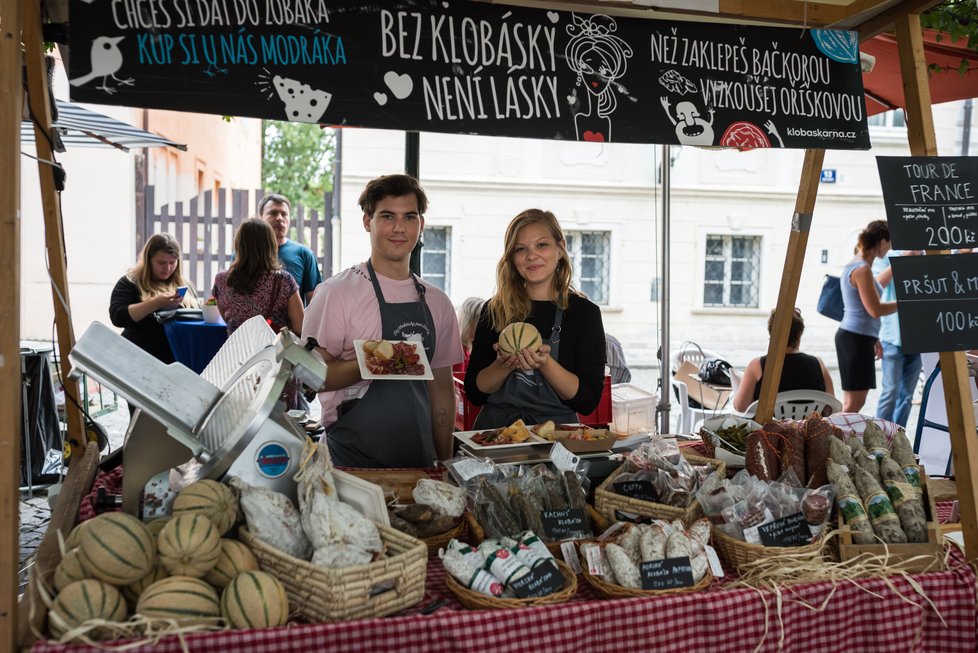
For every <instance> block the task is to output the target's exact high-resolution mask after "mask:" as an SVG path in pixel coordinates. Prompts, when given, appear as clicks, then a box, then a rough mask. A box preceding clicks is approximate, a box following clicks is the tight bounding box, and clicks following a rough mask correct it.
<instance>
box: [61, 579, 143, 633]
mask: <svg viewBox="0 0 978 653" xmlns="http://www.w3.org/2000/svg"><path fill="white" fill-rule="evenodd" d="M90 619H102V620H105V621H125V619H126V602H125V601H123V600H122V595H121V594H120V593H119V590H117V589H116V588H114V587H112V586H111V585H109V584H108V583H103V582H102V581H100V580H95V579H94V578H86V579H84V580H78V581H75V582H74V583H69V584H68V585H66V586H65V588H64V589H63V590H61V591H60V592H58V595H57V596H56V597H55V599H54V603H52V604H51V609H50V610H49V611H48V629H49V630H50V631H51V635H52V636H53V637H56V638H59V637H61V636H62V635H64V634H65V633H66V632H68V631H69V630H72V629H74V628H77V627H78V626H80V625H82V624H83V623H85V622H86V621H88V620H90ZM108 634H109V631H107V630H106V629H103V628H98V629H95V630H91V631H87V632H86V633H85V635H86V636H87V637H90V638H92V639H102V638H103V637H105V636H107V635H108Z"/></svg>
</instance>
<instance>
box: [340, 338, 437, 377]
mask: <svg viewBox="0 0 978 653" xmlns="http://www.w3.org/2000/svg"><path fill="white" fill-rule="evenodd" d="M365 342H367V341H366V340H354V341H353V350H354V351H355V352H356V353H357V362H358V363H359V364H360V377H361V378H362V379H363V380H364V381H431V380H432V379H434V378H435V375H434V374H432V372H431V363H429V362H428V354H426V353H425V350H424V345H422V343H421V342H418V341H414V340H391V341H390V343H391V344H392V345H396V344H397V343H399V342H408V343H409V344H412V345H417V348H416V349H415V353H416V354H418V356H420V360H418V363H420V364H421V365H422V366H423V367H424V374H374V373H373V372H371V371H370V368H368V367H367V355H366V354H365V353H364V351H363V343H365Z"/></svg>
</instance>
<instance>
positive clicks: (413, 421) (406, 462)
mask: <svg viewBox="0 0 978 653" xmlns="http://www.w3.org/2000/svg"><path fill="white" fill-rule="evenodd" d="M367 271H368V272H369V274H370V281H371V283H373V286H374V293H375V294H376V295H377V303H378V304H380V323H381V337H382V338H384V339H385V340H413V339H416V338H412V337H410V336H417V335H420V336H421V339H422V343H423V346H424V350H425V353H426V354H428V360H429V361H430V360H432V359H433V357H434V355H435V324H434V320H433V319H432V317H431V311H430V310H429V309H428V304H427V303H425V300H424V292H425V288H424V286H423V285H421V282H420V281H418V279H417V277H415V276H414V274H412V275H411V278H412V279H413V280H414V286H415V288H417V291H418V301H417V302H406V303H403V304H388V303H387V302H385V301H384V293H383V292H382V291H381V289H380V283H378V281H377V274H376V273H375V272H374V268H373V265H371V264H370V261H369V260H368V261H367ZM339 412H340V417H339V419H337V420H336V422H335V423H334V424H333V425H332V427H330V429H329V430H328V431H327V435H326V443H327V445H329V455H330V457H332V459H333V464H334V465H337V466H339V467H430V466H431V465H432V463H433V462H434V461H435V445H434V439H433V437H432V434H431V403H430V402H429V400H428V382H427V381H402V380H393V381H380V380H374V381H371V382H370V385H369V386H368V388H367V392H366V394H364V395H363V397H361V398H360V399H358V400H355V401H354V402H353V403H352V404H349V405H348V404H341V405H340V408H339Z"/></svg>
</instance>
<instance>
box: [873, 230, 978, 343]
mask: <svg viewBox="0 0 978 653" xmlns="http://www.w3.org/2000/svg"><path fill="white" fill-rule="evenodd" d="M976 225H978V219H976ZM890 265H891V267H892V268H893V289H894V290H895V291H896V298H897V304H898V305H899V308H900V337H901V339H902V343H903V344H902V347H903V351H904V353H907V354H915V353H921V352H934V351H962V350H968V349H974V348H976V347H978V266H976V265H975V262H974V255H972V254H931V255H928V256H894V257H891V258H890Z"/></svg>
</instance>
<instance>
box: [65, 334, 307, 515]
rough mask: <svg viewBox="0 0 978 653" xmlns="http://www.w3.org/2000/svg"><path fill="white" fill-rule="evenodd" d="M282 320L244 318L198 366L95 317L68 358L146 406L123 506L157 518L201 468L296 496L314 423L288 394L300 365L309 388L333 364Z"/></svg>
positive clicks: (130, 440) (127, 459)
mask: <svg viewBox="0 0 978 653" xmlns="http://www.w3.org/2000/svg"><path fill="white" fill-rule="evenodd" d="M313 346H315V341H313V340H310V341H309V342H308V343H307V345H306V346H303V345H301V344H300V343H299V341H298V339H297V338H296V337H295V336H294V335H293V334H292V333H291V332H289V331H288V329H283V330H282V332H281V333H279V334H277V335H276V334H275V332H274V331H272V329H271V328H270V327H269V326H268V323H267V322H265V320H264V318H262V317H261V316H257V317H253V318H251V319H250V320H248V321H247V322H245V323H244V324H242V325H241V326H240V327H239V328H238V329H237V330H236V331H235V332H234V333H233V334H231V336H230V337H229V338H228V340H227V342H226V343H224V345H223V346H222V347H221V349H220V350H219V351H218V352H217V354H216V355H215V356H214V358H213V359H212V360H211V362H210V363H209V364H208V365H207V367H206V368H205V369H204V371H203V372H202V373H201V374H200V375H197V374H196V373H195V372H194V371H193V370H190V369H189V368H187V367H185V366H184V365H182V364H180V363H172V364H169V365H167V364H165V363H162V362H160V361H159V360H157V359H156V358H155V357H153V356H151V355H150V354H148V353H146V352H145V351H143V350H142V349H140V348H139V347H137V346H136V345H134V344H133V343H131V342H129V341H128V340H126V339H125V338H123V337H122V336H120V335H118V334H117V333H115V332H114V331H113V330H111V329H109V328H108V327H106V326H105V325H103V324H100V323H98V322H95V323H93V324H92V325H91V326H90V327H89V328H88V329H87V330H86V331H85V333H84V335H82V337H81V338H80V339H79V340H78V342H77V343H76V345H75V348H74V349H73V350H72V352H71V354H70V355H69V358H70V359H71V363H72V376H75V375H80V374H81V373H85V374H87V375H89V376H91V377H92V378H94V379H97V380H98V381H100V382H101V383H104V384H105V385H106V386H108V387H109V388H112V389H113V390H114V391H116V392H117V393H118V394H119V395H121V396H122V397H124V398H125V400H126V401H128V402H129V404H130V405H131V406H134V407H136V408H137V410H136V412H135V414H134V415H133V419H132V421H131V422H130V424H129V429H128V431H127V432H126V441H125V445H124V448H123V460H124V465H125V474H124V475H123V485H122V508H123V510H124V511H126V512H128V513H130V514H133V515H137V516H138V515H139V514H140V497H141V495H143V505H142V518H143V519H145V520H149V519H153V518H155V517H157V516H162V515H164V514H168V511H169V503H170V502H172V499H173V496H174V495H175V493H176V492H177V491H179V490H180V489H181V488H182V487H184V486H185V485H187V484H189V483H191V482H193V481H196V480H198V479H202V478H211V479H221V478H222V477H224V476H225V475H231V476H237V477H239V478H241V479H242V480H244V481H245V482H247V483H249V484H251V485H261V486H264V487H268V488H270V489H273V490H275V491H277V492H282V493H283V494H286V495H288V496H289V497H290V498H291V499H292V500H293V501H295V499H296V485H295V482H294V481H293V480H292V477H293V475H294V474H295V472H296V471H297V470H298V465H299V458H300V454H301V452H302V446H303V443H304V442H305V439H306V435H305V431H304V430H303V429H301V428H300V427H299V426H298V425H297V424H296V422H295V421H294V420H292V418H290V417H289V416H288V415H287V414H286V411H285V409H284V405H283V404H281V403H280V402H279V397H280V395H281V394H282V390H283V389H284V388H285V384H286V383H287V382H288V381H289V379H290V378H291V377H292V375H293V374H294V375H295V377H296V379H297V380H298V381H299V382H300V383H301V384H302V385H304V386H306V387H308V388H310V389H318V388H319V387H321V386H322V383H323V381H324V380H325V378H326V366H325V364H324V363H323V362H322V360H320V359H319V358H318V357H317V356H316V355H314V354H313V353H312V351H311V349H312V347H313Z"/></svg>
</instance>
